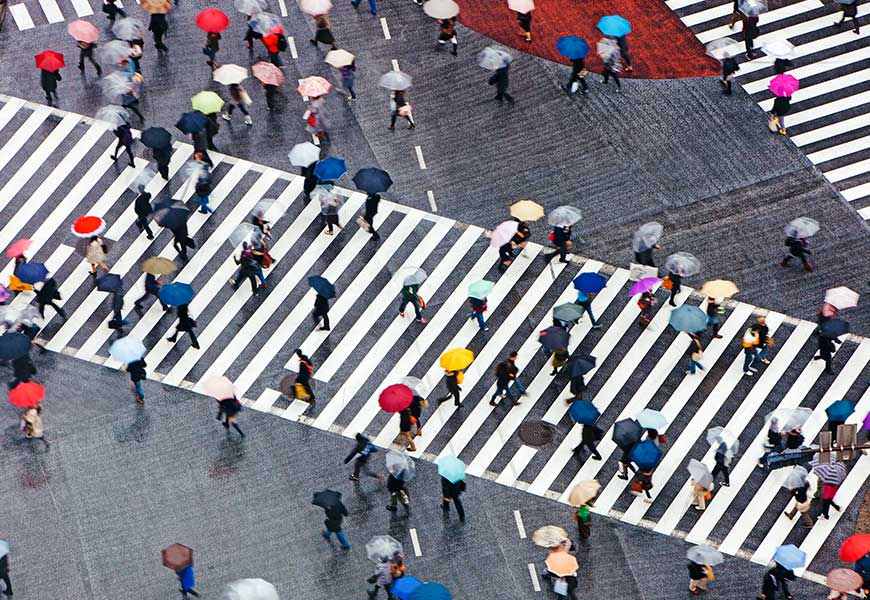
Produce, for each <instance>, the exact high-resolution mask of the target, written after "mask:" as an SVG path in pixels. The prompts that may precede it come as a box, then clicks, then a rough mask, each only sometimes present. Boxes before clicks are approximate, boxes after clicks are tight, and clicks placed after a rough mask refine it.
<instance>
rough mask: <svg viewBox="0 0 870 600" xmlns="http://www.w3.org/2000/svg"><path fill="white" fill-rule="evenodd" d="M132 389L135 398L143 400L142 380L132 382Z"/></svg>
mask: <svg viewBox="0 0 870 600" xmlns="http://www.w3.org/2000/svg"><path fill="white" fill-rule="evenodd" d="M133 389H135V390H136V396H138V397H139V400H144V399H145V390H144V389H143V388H142V380H141V379H140V380H139V381H134V382H133Z"/></svg>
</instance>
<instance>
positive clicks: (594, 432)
mask: <svg viewBox="0 0 870 600" xmlns="http://www.w3.org/2000/svg"><path fill="white" fill-rule="evenodd" d="M603 437H604V432H603V431H602V430H601V428H600V427H599V426H598V425H596V424H595V423H589V424H586V423H584V424H583V431H582V433H581V434H580V443H579V444H578V445H577V446H576V447H575V448H574V450H572V452H573V453H574V454H576V455H577V456H578V457H579V456H580V452H581V451H582V450H583V448H586V449H587V450H589V453H590V455H591V456H592V459H593V460H601V454H600V453H599V452H598V449H597V448H596V446H597V445H598V442H600V441H601V439H602V438H603Z"/></svg>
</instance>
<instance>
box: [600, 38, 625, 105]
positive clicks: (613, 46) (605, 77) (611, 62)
mask: <svg viewBox="0 0 870 600" xmlns="http://www.w3.org/2000/svg"><path fill="white" fill-rule="evenodd" d="M602 41H604V42H605V44H606V46H605V47H606V50H605V51H604V52H603V53H602V52H599V54H600V55H601V62H602V63H603V65H604V67H603V70H602V71H601V77H602V82H603V83H604V85H607V82H608V81H610V78H611V77H612V78H613V83H615V84H616V91H617V92H620V91H622V83H621V82H620V81H619V72H620V71H622V55H621V53H620V51H619V44H617V43H616V41H615V40H613V38H608V37H605V38H604V39H603V40H602Z"/></svg>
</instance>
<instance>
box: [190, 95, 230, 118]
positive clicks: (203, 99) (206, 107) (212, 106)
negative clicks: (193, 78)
mask: <svg viewBox="0 0 870 600" xmlns="http://www.w3.org/2000/svg"><path fill="white" fill-rule="evenodd" d="M190 105H191V107H193V110H198V111H199V112H201V113H202V114H204V115H210V114H212V113H216V112H218V111H220V109H221V108H223V106H224V101H223V100H221V97H220V96H218V95H217V94H215V93H214V92H210V91H207V90H206V91H202V92H199V93H198V94H194V96H193V97H191V99H190Z"/></svg>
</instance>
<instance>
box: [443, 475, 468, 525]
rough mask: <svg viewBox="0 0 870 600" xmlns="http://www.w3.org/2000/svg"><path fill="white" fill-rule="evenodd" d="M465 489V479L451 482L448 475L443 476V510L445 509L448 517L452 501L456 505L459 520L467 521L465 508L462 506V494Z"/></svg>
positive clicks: (445, 514) (461, 521)
mask: <svg viewBox="0 0 870 600" xmlns="http://www.w3.org/2000/svg"><path fill="white" fill-rule="evenodd" d="M464 491H465V481H463V480H461V479H460V480H459V481H457V482H456V483H451V482H450V480H448V479H447V478H446V477H442V478H441V510H442V511H444V516H445V517H446V516H447V515H448V513H449V512H450V502H451V501H452V502H453V505H454V506H455V507H456V514H458V515H459V522H460V523H465V509H464V508H463V506H462V500H460V498H459V497H460V496H461V495H462V492H464Z"/></svg>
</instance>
